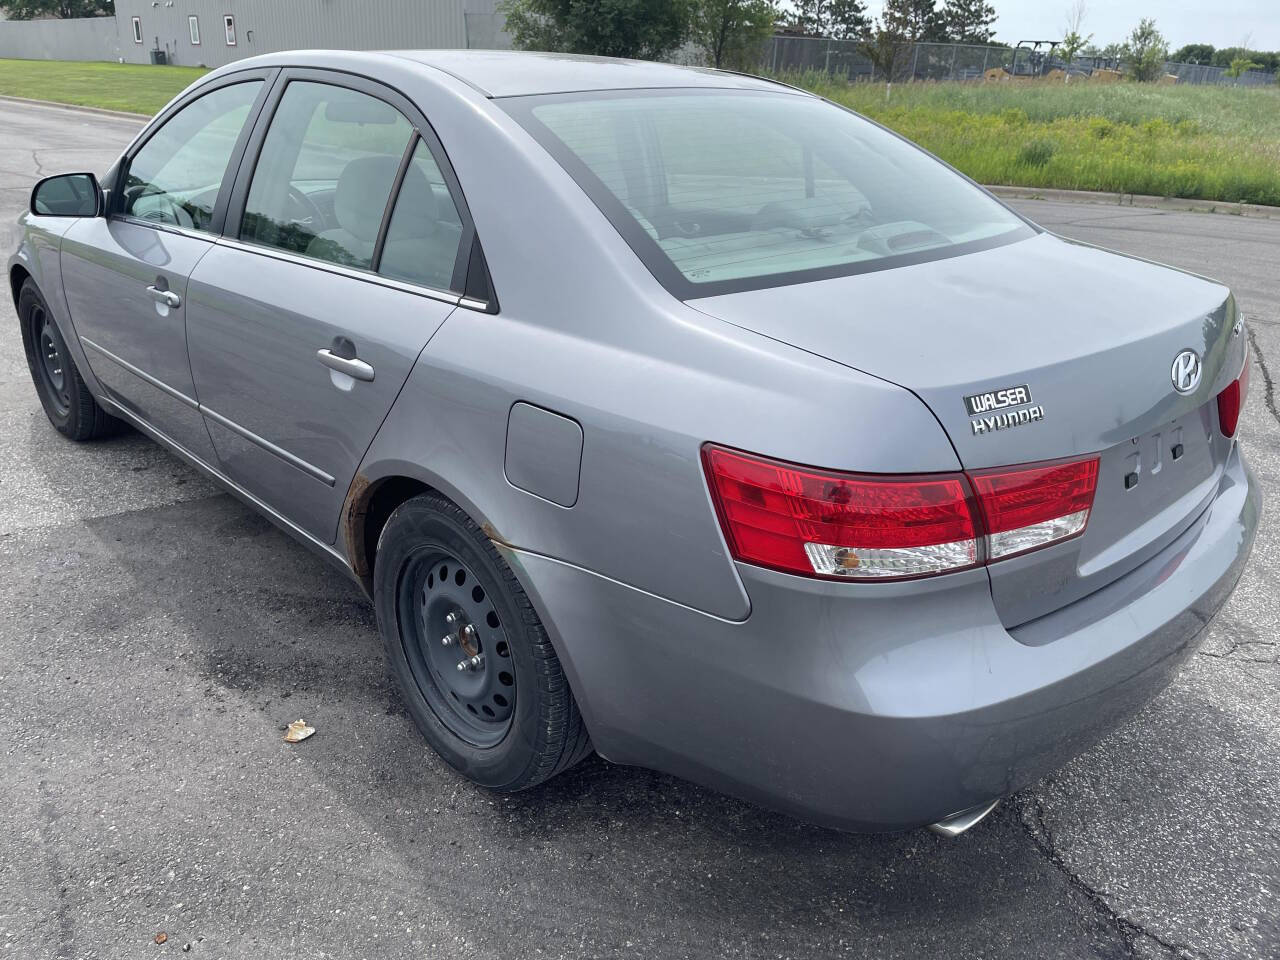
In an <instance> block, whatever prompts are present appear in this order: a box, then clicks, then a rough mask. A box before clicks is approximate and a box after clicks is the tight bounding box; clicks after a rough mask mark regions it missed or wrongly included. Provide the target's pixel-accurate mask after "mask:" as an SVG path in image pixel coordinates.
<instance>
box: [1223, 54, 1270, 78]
mask: <svg viewBox="0 0 1280 960" xmlns="http://www.w3.org/2000/svg"><path fill="white" fill-rule="evenodd" d="M1261 69H1262V64H1260V63H1255V62H1254V61H1252V60H1246V59H1245V58H1244V57H1239V58H1237V59H1235V60H1232V61H1231V66H1229V67H1227V76H1228V77H1238V76H1240V74H1242V73H1247V72H1249V71H1250V70H1261Z"/></svg>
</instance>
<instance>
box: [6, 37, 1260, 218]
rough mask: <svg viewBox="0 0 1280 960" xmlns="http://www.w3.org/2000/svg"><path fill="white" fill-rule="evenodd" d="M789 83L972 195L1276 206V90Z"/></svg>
mask: <svg viewBox="0 0 1280 960" xmlns="http://www.w3.org/2000/svg"><path fill="white" fill-rule="evenodd" d="M202 72H203V71H201V70H199V69H197V68H194V67H152V66H138V65H134V64H115V63H64V62H54V61H46V60H0V94H9V95H12V96H18V97H32V98H35V99H39V100H56V101H59V102H61V103H73V104H79V105H82V106H93V107H107V108H110V109H115V110H129V111H133V112H135V113H154V112H155V111H157V110H159V109H160V107H162V106H163V105H164V104H165V103H166V102H167V101H168V100H169V99H170V98H171V97H172V96H173V95H174V94H176V93H177V92H178V91H180V90H181V89H182V88H183V87H185V86H186V85H187V84H189V83H190V82H191V81H192V80H194V79H195V78H196V77H198V76H200V74H201V73H202ZM784 79H786V80H787V81H788V82H791V83H796V84H799V85H801V86H805V87H808V88H810V89H812V90H816V91H817V92H818V93H821V94H822V95H823V96H827V97H831V98H832V99H834V100H837V101H839V102H841V103H843V104H846V105H847V106H849V107H852V108H853V109H855V110H857V111H859V112H861V113H864V114H866V115H867V116H869V117H872V118H873V119H876V120H879V121H880V122H881V123H884V124H885V125H887V126H889V127H892V128H893V129H894V130H897V131H898V132H899V133H901V134H903V135H904V136H907V137H909V138H910V139H912V140H914V141H916V142H917V143H919V144H920V145H921V146H923V147H925V148H926V149H928V150H931V151H933V152H934V153H936V154H937V155H938V156H940V157H942V158H943V159H944V160H946V161H947V162H949V163H951V164H954V165H955V166H956V167H958V168H959V169H961V170H963V171H964V172H965V173H967V174H968V175H969V176H971V177H973V178H974V179H975V180H977V181H979V182H980V183H992V184H1010V185H1014V186H1027V187H1061V188H1064V189H1069V190H1110V191H1116V192H1123V193H1144V194H1153V195H1155V196H1168V197H1189V198H1193V199H1202V200H1228V201H1243V202H1246V203H1264V204H1271V205H1280V87H1273V88H1237V87H1193V86H1185V87H1183V86H1172V87H1165V86H1156V85H1151V84H1142V85H1139V84H1132V83H1119V84H1107V85H1094V84H1087V83H1079V84H1074V85H1069V86H1064V85H1062V84H1057V83H1053V84H1050V83H1047V82H1046V83H1037V84H1016V85H1015V84H1009V83H1005V84H959V83H916V84H897V85H895V86H894V88H893V92H892V95H891V96H890V97H889V98H888V99H886V97H885V88H884V85H883V84H869V83H867V84H848V83H838V82H833V81H832V80H830V79H829V78H827V77H826V76H825V75H822V74H817V75H806V76H798V77H796V76H792V77H786V78H784Z"/></svg>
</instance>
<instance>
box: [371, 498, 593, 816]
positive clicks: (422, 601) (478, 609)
mask: <svg viewBox="0 0 1280 960" xmlns="http://www.w3.org/2000/svg"><path fill="white" fill-rule="evenodd" d="M373 580H374V605H375V607H376V609H377V613H378V629H379V631H380V632H381V634H382V641H383V648H384V650H385V651H386V656H387V664H388V668H389V670H390V672H391V674H392V675H393V676H394V677H395V680H396V683H397V685H398V686H399V688H400V692H401V695H402V697H403V699H404V702H405V706H406V707H407V708H408V710H409V714H410V715H411V716H412V717H413V720H414V723H415V724H416V725H417V727H418V729H419V730H420V731H421V732H422V734H423V736H425V737H426V739H427V741H428V742H429V743H430V744H431V746H432V747H434V748H435V750H436V752H437V753H439V754H440V756H441V757H442V758H444V760H445V761H446V762H447V763H448V764H449V765H450V766H451V767H453V768H454V769H455V770H457V771H459V772H460V773H462V774H463V775H464V776H466V777H468V778H469V779H471V780H472V781H474V782H475V783H478V784H480V785H482V786H485V787H489V788H490V789H493V790H499V791H502V792H513V791H516V790H523V789H526V788H528V787H532V786H535V785H536V784H539V783H541V782H542V781H544V780H546V779H547V778H549V777H552V776H554V775H555V774H557V773H559V772H560V771H562V770H565V769H567V768H568V767H570V766H572V765H573V764H575V763H577V762H578V761H579V760H581V759H582V758H583V757H585V756H586V755H587V754H589V753H590V752H591V740H590V738H589V737H588V735H587V731H586V727H585V726H584V725H583V722H582V715H581V714H580V713H579V712H578V706H577V703H575V702H574V699H573V694H572V693H571V692H570V690H569V682H568V679H567V678H566V677H565V674H564V670H563V668H562V667H561V665H560V660H559V658H558V657H557V656H556V652H555V650H554V649H553V648H552V645H551V640H550V638H549V637H548V636H547V632H546V630H545V629H544V628H543V626H542V622H541V620H540V619H539V618H538V615H537V613H536V612H535V611H534V609H533V604H532V603H531V602H530V600H529V597H528V595H527V594H526V593H525V591H524V589H523V588H522V587H521V585H520V582H519V581H518V580H517V579H516V576H515V574H514V573H512V571H511V568H510V567H509V566H508V565H507V563H506V561H504V560H503V558H502V556H501V555H500V554H499V553H498V551H497V549H496V548H495V547H494V545H493V543H492V542H491V541H490V540H489V538H488V537H486V536H485V535H484V533H483V532H482V531H481V530H480V528H479V527H478V526H476V524H475V523H474V522H473V521H472V520H471V518H470V517H468V516H467V515H466V514H465V513H464V512H463V511H462V510H460V509H459V508H458V507H457V505H455V504H454V503H452V502H451V501H449V500H447V499H446V498H444V497H442V496H440V495H439V494H435V493H424V494H421V495H419V496H416V497H413V498H412V499H409V500H406V501H405V502H404V503H402V504H400V506H398V507H396V509H395V510H394V511H392V513H391V515H390V516H389V517H388V518H387V522H386V525H385V526H384V527H383V529H382V533H381V535H380V536H379V538H378V549H377V555H376V557H375V560H374V570H373Z"/></svg>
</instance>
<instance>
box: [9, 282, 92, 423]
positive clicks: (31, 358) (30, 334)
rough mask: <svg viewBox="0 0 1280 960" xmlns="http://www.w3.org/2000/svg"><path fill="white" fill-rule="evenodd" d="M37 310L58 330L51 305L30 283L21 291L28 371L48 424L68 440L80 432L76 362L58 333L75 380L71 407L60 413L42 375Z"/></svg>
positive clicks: (20, 312)
mask: <svg viewBox="0 0 1280 960" xmlns="http://www.w3.org/2000/svg"><path fill="white" fill-rule="evenodd" d="M36 307H39V308H40V309H41V310H43V311H44V314H45V316H46V317H48V318H49V319H50V320H51V321H53V324H54V329H55V330H56V329H57V319H56V318H55V317H54V316H53V314H52V313H50V311H49V304H48V303H46V302H45V299H44V297H42V296H41V295H40V291H39V290H38V289H37V288H36V286H35V284H33V283H31V281H27V282H26V283H25V284H24V285H23V287H22V290H21V292H20V293H19V294H18V323H19V325H20V326H21V327H22V349H23V352H24V353H26V355H27V369H28V371H30V373H31V382H32V384H33V385H34V386H35V388H36V396H38V397H39V398H40V406H42V407H44V412H45V415H46V416H47V417H48V418H49V422H50V423H52V424H53V427H54V429H55V430H57V431H58V432H59V433H61V434H64V435H66V436H68V437H74V436H76V435H77V434H78V433H79V432H80V422H79V414H80V405H79V404H78V403H76V402H75V399H74V397H75V389H76V387H77V386H78V384H77V383H76V381H77V380H78V378H79V374H78V371H76V368H75V362H74V361H73V360H72V359H71V355H70V353H68V352H67V349H66V338H65V337H63V336H62V331H61V330H58V339H59V340H61V341H62V344H61V347H62V350H63V362H64V363H65V364H66V365H67V366H66V375H67V376H69V377H71V378H72V384H71V388H72V397H73V399H72V402H71V403H70V404H68V409H67V412H66V413H65V414H62V413H59V412H58V408H57V407H56V406H54V404H53V401H52V399H51V398H50V397H49V396H48V394H47V392H46V391H47V389H48V388H47V387H46V386H45V383H44V379H43V378H42V376H41V373H40V370H39V367H38V364H39V363H40V346H39V344H38V343H36V331H35V329H34V328H33V323H34V319H35V318H34V313H35V309H36Z"/></svg>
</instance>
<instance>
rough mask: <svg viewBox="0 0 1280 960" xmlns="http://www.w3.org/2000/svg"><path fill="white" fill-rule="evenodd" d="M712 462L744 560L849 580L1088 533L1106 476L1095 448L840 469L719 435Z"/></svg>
mask: <svg viewBox="0 0 1280 960" xmlns="http://www.w3.org/2000/svg"><path fill="white" fill-rule="evenodd" d="M703 460H704V463H705V466H706V471H707V477H708V479H709V481H710V484H711V492H712V496H713V498H714V500H715V504H716V510H717V511H718V513H719V515H720V523H721V527H722V528H723V530H724V534H725V539H726V540H728V542H729V549H730V552H731V553H732V554H733V556H734V558H735V559H738V560H741V561H743V562H745V563H753V564H756V565H758V566H762V567H772V568H773V569H775V570H783V571H786V572H788V573H796V574H801V575H804V576H811V577H812V576H819V577H829V578H832V579H840V580H885V579H893V578H904V577H922V576H930V575H932V574H938V573H947V572H951V571H955V570H963V569H965V568H967V567H973V566H977V565H978V564H979V563H980V562H982V560H983V559H989V560H997V559H1000V558H1002V557H1008V556H1012V555H1014V554H1017V553H1024V552H1026V551H1028V550H1034V549H1036V548H1037V547H1043V546H1047V545H1048V544H1050V543H1056V542H1058V541H1060V540H1066V539H1069V538H1070V537H1074V536H1078V535H1079V534H1080V533H1082V532H1083V531H1084V528H1085V524H1086V523H1087V522H1088V519H1089V510H1090V508H1091V506H1092V505H1093V494H1094V490H1095V489H1096V487H1097V480H1098V459H1097V458H1096V457H1093V458H1090V459H1088V460H1078V461H1072V462H1070V463H1050V464H1034V465H1031V466H1025V467H1011V468H1002V469H999V470H984V471H981V472H979V473H975V474H972V475H968V476H967V475H965V474H963V473H938V474H920V475H915V476H885V475H880V474H857V473H837V472H834V471H830V470H816V469H813V468H811V467H801V466H797V465H795V464H790V463H783V462H781V461H778V460H770V459H768V458H765V457H757V456H754V455H752V454H746V453H741V452H739V451H736V450H727V449H725V448H723V447H716V446H713V445H710V444H708V445H707V446H705V447H704V448H703ZM975 494H976V495H975ZM978 518H981V523H980V522H979V519H978ZM982 524H986V527H985V529H984V527H983V526H982ZM984 547H985V551H984Z"/></svg>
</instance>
